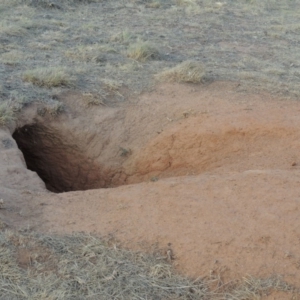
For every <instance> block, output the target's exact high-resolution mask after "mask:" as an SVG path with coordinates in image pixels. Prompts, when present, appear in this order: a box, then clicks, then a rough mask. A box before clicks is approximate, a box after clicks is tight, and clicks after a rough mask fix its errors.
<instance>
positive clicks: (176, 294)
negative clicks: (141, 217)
mask: <svg viewBox="0 0 300 300" xmlns="http://www.w3.org/2000/svg"><path fill="white" fill-rule="evenodd" d="M0 242H1V243H0V300H1V299H10V300H14V299H39V300H40V299H56V300H62V299H63V300H68V299H72V300H74V299H94V300H96V299H102V300H106V299H107V300H108V299H109V300H111V299H116V300H119V299H120V300H121V299H128V300H129V299H164V300H165V299H180V300H187V299H189V300H193V299H195V300H196V299H211V300H217V299H218V300H221V299H224V300H225V299H236V300H242V299H259V297H260V296H261V295H264V294H267V293H270V292H271V291H272V290H274V289H275V290H281V291H285V292H287V293H292V292H295V290H294V289H293V288H292V287H290V286H289V285H287V284H285V283H283V282H282V281H281V280H280V279H279V278H270V279H265V280H259V279H255V278H252V277H249V278H246V279H244V281H243V282H242V283H240V284H236V285H228V284H227V285H221V284H220V281H219V279H216V278H212V279H210V280H206V281H203V280H196V281H192V280H189V279H188V278H185V277H182V276H179V275H178V274H176V273H175V272H174V270H173V269H172V266H171V265H170V264H169V263H167V261H166V258H165V257H164V256H163V255H162V254H161V253H160V254H159V255H146V254H142V253H135V252H131V251H127V250H122V249H120V248H118V247H117V246H115V245H112V244H111V242H110V245H109V244H108V243H107V242H104V241H103V240H101V239H99V238H97V237H95V236H91V235H87V234H81V233H80V234H73V235H67V236H56V235H45V234H37V233H30V232H27V231H24V232H15V231H11V230H6V231H1V232H0ZM212 285H215V286H217V288H215V289H214V290H209V286H212Z"/></svg>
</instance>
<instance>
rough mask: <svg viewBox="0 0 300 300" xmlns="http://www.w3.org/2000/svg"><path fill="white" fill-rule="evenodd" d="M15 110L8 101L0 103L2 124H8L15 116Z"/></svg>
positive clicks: (0, 121) (0, 123) (0, 120)
mask: <svg viewBox="0 0 300 300" xmlns="http://www.w3.org/2000/svg"><path fill="white" fill-rule="evenodd" d="M14 115H15V114H14V111H13V109H12V108H11V107H10V106H9V105H8V103H7V102H5V103H2V104H0V126H5V125H8V124H9V123H10V122H11V121H13V120H14V119H15V118H14Z"/></svg>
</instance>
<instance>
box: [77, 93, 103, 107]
mask: <svg viewBox="0 0 300 300" xmlns="http://www.w3.org/2000/svg"><path fill="white" fill-rule="evenodd" d="M82 96H83V98H82V99H83V101H84V102H85V106H86V107H90V106H99V105H105V103H104V100H103V97H102V96H101V95H95V94H92V93H83V94H82Z"/></svg>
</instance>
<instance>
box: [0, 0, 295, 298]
mask: <svg viewBox="0 0 300 300" xmlns="http://www.w3.org/2000/svg"><path fill="white" fill-rule="evenodd" d="M299 8H300V2H298V1H296V0H295V1H292V0H240V1H234V0H227V1H226V2H225V1H213V0H210V1H209V0H149V1H148V0H140V1H138V0H110V1H104V0H103V1H100V0H99V1H97V0H95V1H92V0H90V1H88V0H86V1H84V0H65V1H58V0H1V1H0V125H4V124H7V123H9V122H10V121H11V120H13V118H14V117H15V116H16V113H18V112H19V111H21V110H22V108H23V107H24V106H27V105H30V103H32V102H34V101H39V102H42V103H44V105H45V109H44V110H43V112H44V113H49V114H51V115H56V114H58V113H60V112H62V111H63V105H62V104H61V103H59V102H57V100H55V98H56V97H55V95H57V94H59V93H60V92H62V91H65V90H69V89H72V90H78V91H80V92H82V94H83V96H84V97H83V99H86V100H84V101H86V105H87V106H90V105H102V104H105V105H117V103H118V102H121V101H126V98H125V96H124V95H123V94H122V89H123V88H124V87H126V88H127V89H128V90H129V91H130V92H131V93H134V92H141V91H143V90H146V89H151V87H152V86H153V84H155V82H157V81H163V80H165V81H170V80H173V81H184V82H185V81H187V82H205V81H211V80H232V81H239V83H240V86H239V91H241V92H243V91H248V90H252V91H253V90H254V91H255V90H257V91H259V90H268V91H270V92H271V93H274V94H279V95H283V96H287V97H293V98H296V99H298V98H299V97H300V86H299V84H298V81H299V77H300V64H299V61H300V52H299V51H297V50H298V49H297V46H298V44H299V42H300V35H299V33H300V21H299ZM0 242H1V243H0V299H239V300H240V299H259V297H260V296H261V295H263V294H268V293H269V292H270V291H271V290H272V289H277V290H283V291H286V292H292V288H291V287H289V286H288V285H285V284H284V283H282V282H281V281H280V279H278V278H269V279H265V280H258V279H254V278H247V279H245V280H244V281H242V282H239V283H231V284H229V285H225V286H224V285H222V281H221V279H220V278H218V277H214V278H209V279H208V281H205V282H204V281H190V280H188V279H186V278H182V277H180V276H178V275H176V274H175V273H174V271H173V270H172V268H171V266H170V265H169V264H168V263H167V262H166V261H165V259H164V258H162V257H160V258H157V256H146V255H141V254H136V253H131V252H128V251H124V250H120V249H118V248H111V245H110V246H109V245H106V244H105V243H103V242H102V241H100V240H99V239H97V238H95V237H92V236H84V235H74V236H67V237H56V236H45V235H38V234H35V233H28V232H13V231H5V230H3V231H1V232H0ZM208 286H214V287H215V288H214V289H213V290H210V291H209V290H208Z"/></svg>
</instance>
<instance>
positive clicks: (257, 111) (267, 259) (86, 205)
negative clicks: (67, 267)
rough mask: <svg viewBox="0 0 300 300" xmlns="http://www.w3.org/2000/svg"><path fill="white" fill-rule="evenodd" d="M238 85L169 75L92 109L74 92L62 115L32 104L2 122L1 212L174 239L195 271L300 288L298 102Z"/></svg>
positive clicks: (31, 223)
mask: <svg viewBox="0 0 300 300" xmlns="http://www.w3.org/2000/svg"><path fill="white" fill-rule="evenodd" d="M239 88H240V87H239V85H238V84H237V83H226V82H215V83H211V84H207V85H201V86H195V85H173V84H167V85H161V86H158V87H156V88H155V89H154V90H153V91H152V92H149V93H145V94H142V95H140V96H137V97H135V98H132V99H130V100H128V101H126V103H125V102H124V103H121V104H115V105H114V106H113V107H109V106H97V107H95V106H94V107H91V108H86V106H85V103H84V101H83V98H82V95H81V94H79V93H75V92H74V93H65V94H62V95H60V96H59V99H60V101H62V102H63V103H64V104H65V106H66V108H67V112H66V113H65V114H64V115H62V116H60V117H58V118H56V119H55V120H53V119H50V118H49V119H47V118H45V117H43V118H42V117H41V116H39V114H38V113H37V111H38V108H37V107H34V106H32V107H30V108H28V109H27V110H26V111H25V112H24V114H23V115H22V116H21V117H20V119H19V120H18V123H17V124H15V125H14V126H13V127H11V128H10V129H6V130H4V129H3V130H2V131H1V136H0V141H1V143H0V145H1V148H0V180H1V185H0V186H1V187H0V198H1V199H3V200H4V206H3V208H2V209H1V210H0V218H1V219H2V220H4V221H5V222H6V223H7V224H9V225H11V226H16V227H18V228H20V227H21V228H24V227H29V228H32V229H34V230H40V231H43V232H57V233H71V232H73V231H84V232H94V233H97V234H100V235H103V236H107V235H113V236H114V237H115V238H116V239H118V240H119V241H121V243H122V244H123V246H124V247H127V248H130V249H134V250H136V249H139V250H146V251H151V249H153V247H159V248H161V249H164V250H165V251H167V250H168V249H170V248H171V250H172V253H173V259H172V262H173V264H174V265H175V266H176V268H177V269H178V270H179V271H180V272H182V273H183V274H186V275H188V276H191V277H199V276H200V277H201V276H202V277H205V276H211V275H212V274H217V273H218V274H221V276H222V277H223V279H224V281H229V280H232V279H238V278H241V277H243V276H246V275H253V276H257V277H269V276H272V275H281V276H282V277H283V279H284V280H286V281H287V282H289V283H291V284H294V285H296V286H298V287H300V286H299V282H300V253H299V246H300V213H299V204H300V102H297V101H294V100H288V99H277V98H276V97H274V96H271V95H269V94H246V93H243V92H242V91H239ZM20 150H21V151H20ZM27 167H28V168H27ZM37 174H38V175H37Z"/></svg>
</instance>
